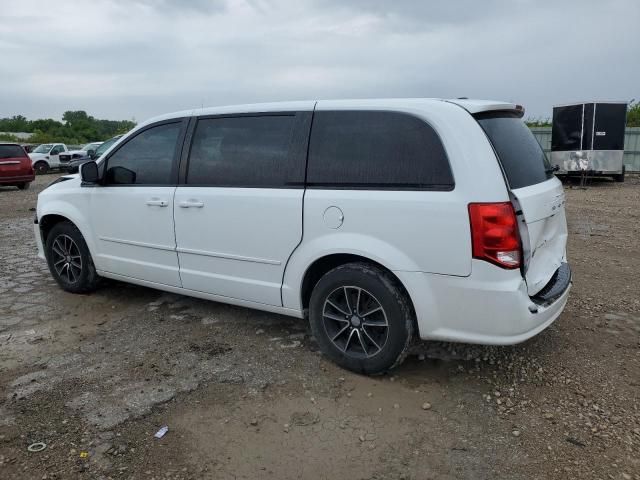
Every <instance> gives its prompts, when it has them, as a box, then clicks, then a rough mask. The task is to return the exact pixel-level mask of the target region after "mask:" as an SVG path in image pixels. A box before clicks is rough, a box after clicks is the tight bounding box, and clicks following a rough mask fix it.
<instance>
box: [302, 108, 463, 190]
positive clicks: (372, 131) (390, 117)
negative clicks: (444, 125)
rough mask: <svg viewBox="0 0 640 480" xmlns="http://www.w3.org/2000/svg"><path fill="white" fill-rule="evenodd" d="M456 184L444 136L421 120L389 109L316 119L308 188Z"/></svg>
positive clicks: (432, 187) (319, 114) (339, 113)
mask: <svg viewBox="0 0 640 480" xmlns="http://www.w3.org/2000/svg"><path fill="white" fill-rule="evenodd" d="M453 183H454V182H453V175H452V174H451V169H450V167H449V161H448V159H447V154H446V152H445V150H444V147H443V145H442V142H441V141H440V138H439V137H438V135H437V133H436V132H435V131H434V130H433V128H431V126H429V125H428V124H427V123H425V122H424V121H422V120H420V119H419V118H416V117H414V116H411V115H408V114H405V113H399V112H385V111H320V112H316V113H315V114H314V116H313V127H312V130H311V141H310V144H309V166H308V169H307V184H308V185H310V186H323V187H337V188H390V189H428V190H451V189H452V188H453Z"/></svg>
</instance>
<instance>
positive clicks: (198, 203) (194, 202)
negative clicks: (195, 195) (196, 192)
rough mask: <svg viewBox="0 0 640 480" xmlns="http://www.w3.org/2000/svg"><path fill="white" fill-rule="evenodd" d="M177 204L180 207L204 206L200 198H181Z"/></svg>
mask: <svg viewBox="0 0 640 480" xmlns="http://www.w3.org/2000/svg"><path fill="white" fill-rule="evenodd" d="M178 205H179V206H180V208H202V207H204V202H201V201H200V200H182V201H181V202H180V203H178Z"/></svg>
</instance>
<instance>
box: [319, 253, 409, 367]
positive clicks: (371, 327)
mask: <svg viewBox="0 0 640 480" xmlns="http://www.w3.org/2000/svg"><path fill="white" fill-rule="evenodd" d="M309 320H310V323H311V330H312V332H313V335H314V337H315V338H316V340H317V342H318V345H319V346H320V349H321V350H322V352H323V353H324V354H325V355H326V356H327V357H329V358H330V359H331V360H333V361H334V362H335V363H337V364H338V365H340V366H341V367H343V368H346V369H349V370H353V371H355V372H358V373H365V374H369V375H373V374H380V373H384V372H386V371H387V370H390V369H392V368H394V367H396V366H398V365H400V363H402V361H403V360H404V358H405V357H406V354H407V351H408V349H409V345H410V343H411V340H412V337H413V330H414V324H415V320H414V314H413V309H412V308H411V306H410V303H409V300H408V298H407V295H406V294H405V293H404V291H403V290H402V289H401V288H400V286H399V285H398V284H397V281H396V280H395V279H394V278H393V277H392V276H391V275H390V274H389V273H388V272H386V271H384V270H382V269H380V268H378V267H376V266H374V265H371V264H367V263H348V264H345V265H341V266H339V267H337V268H334V269H333V270H331V271H329V272H327V273H326V274H325V275H324V276H323V277H322V278H321V279H320V280H319V281H318V283H317V284H316V286H315V288H314V289H313V292H312V293H311V300H310V302H309Z"/></svg>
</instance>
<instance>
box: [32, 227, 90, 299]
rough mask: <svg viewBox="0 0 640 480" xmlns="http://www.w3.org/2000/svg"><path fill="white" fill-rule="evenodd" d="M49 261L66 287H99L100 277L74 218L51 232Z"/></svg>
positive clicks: (73, 290)
mask: <svg viewBox="0 0 640 480" xmlns="http://www.w3.org/2000/svg"><path fill="white" fill-rule="evenodd" d="M45 253H46V258H47V265H48V266H49V271H50V272H51V275H52V276H53V278H54V280H55V281H56V282H58V285H60V286H61V287H62V289H63V290H66V291H67V292H71V293H88V292H91V291H93V290H95V289H96V287H97V286H98V282H99V280H100V277H99V276H98V274H97V273H96V268H95V266H94V265H93V259H92V258H91V253H90V252H89V248H88V247H87V243H86V242H85V241H84V237H83V236H82V234H81V233H80V230H78V228H77V227H76V226H75V225H74V224H72V223H71V222H60V223H57V224H55V225H54V226H53V228H52V229H51V231H50V232H49V234H48V235H47V241H46V246H45Z"/></svg>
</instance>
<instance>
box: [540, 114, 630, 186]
mask: <svg viewBox="0 0 640 480" xmlns="http://www.w3.org/2000/svg"><path fill="white" fill-rule="evenodd" d="M626 117H627V104H626V102H583V103H572V104H568V105H558V106H555V107H553V127H552V132H551V164H552V165H554V166H555V167H557V169H558V172H557V173H558V174H559V175H563V174H564V175H572V174H573V175H575V174H584V173H585V172H586V173H588V174H589V175H602V176H611V177H613V178H614V179H615V180H616V181H619V182H623V181H624V163H623V156H624V129H625V124H626Z"/></svg>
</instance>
